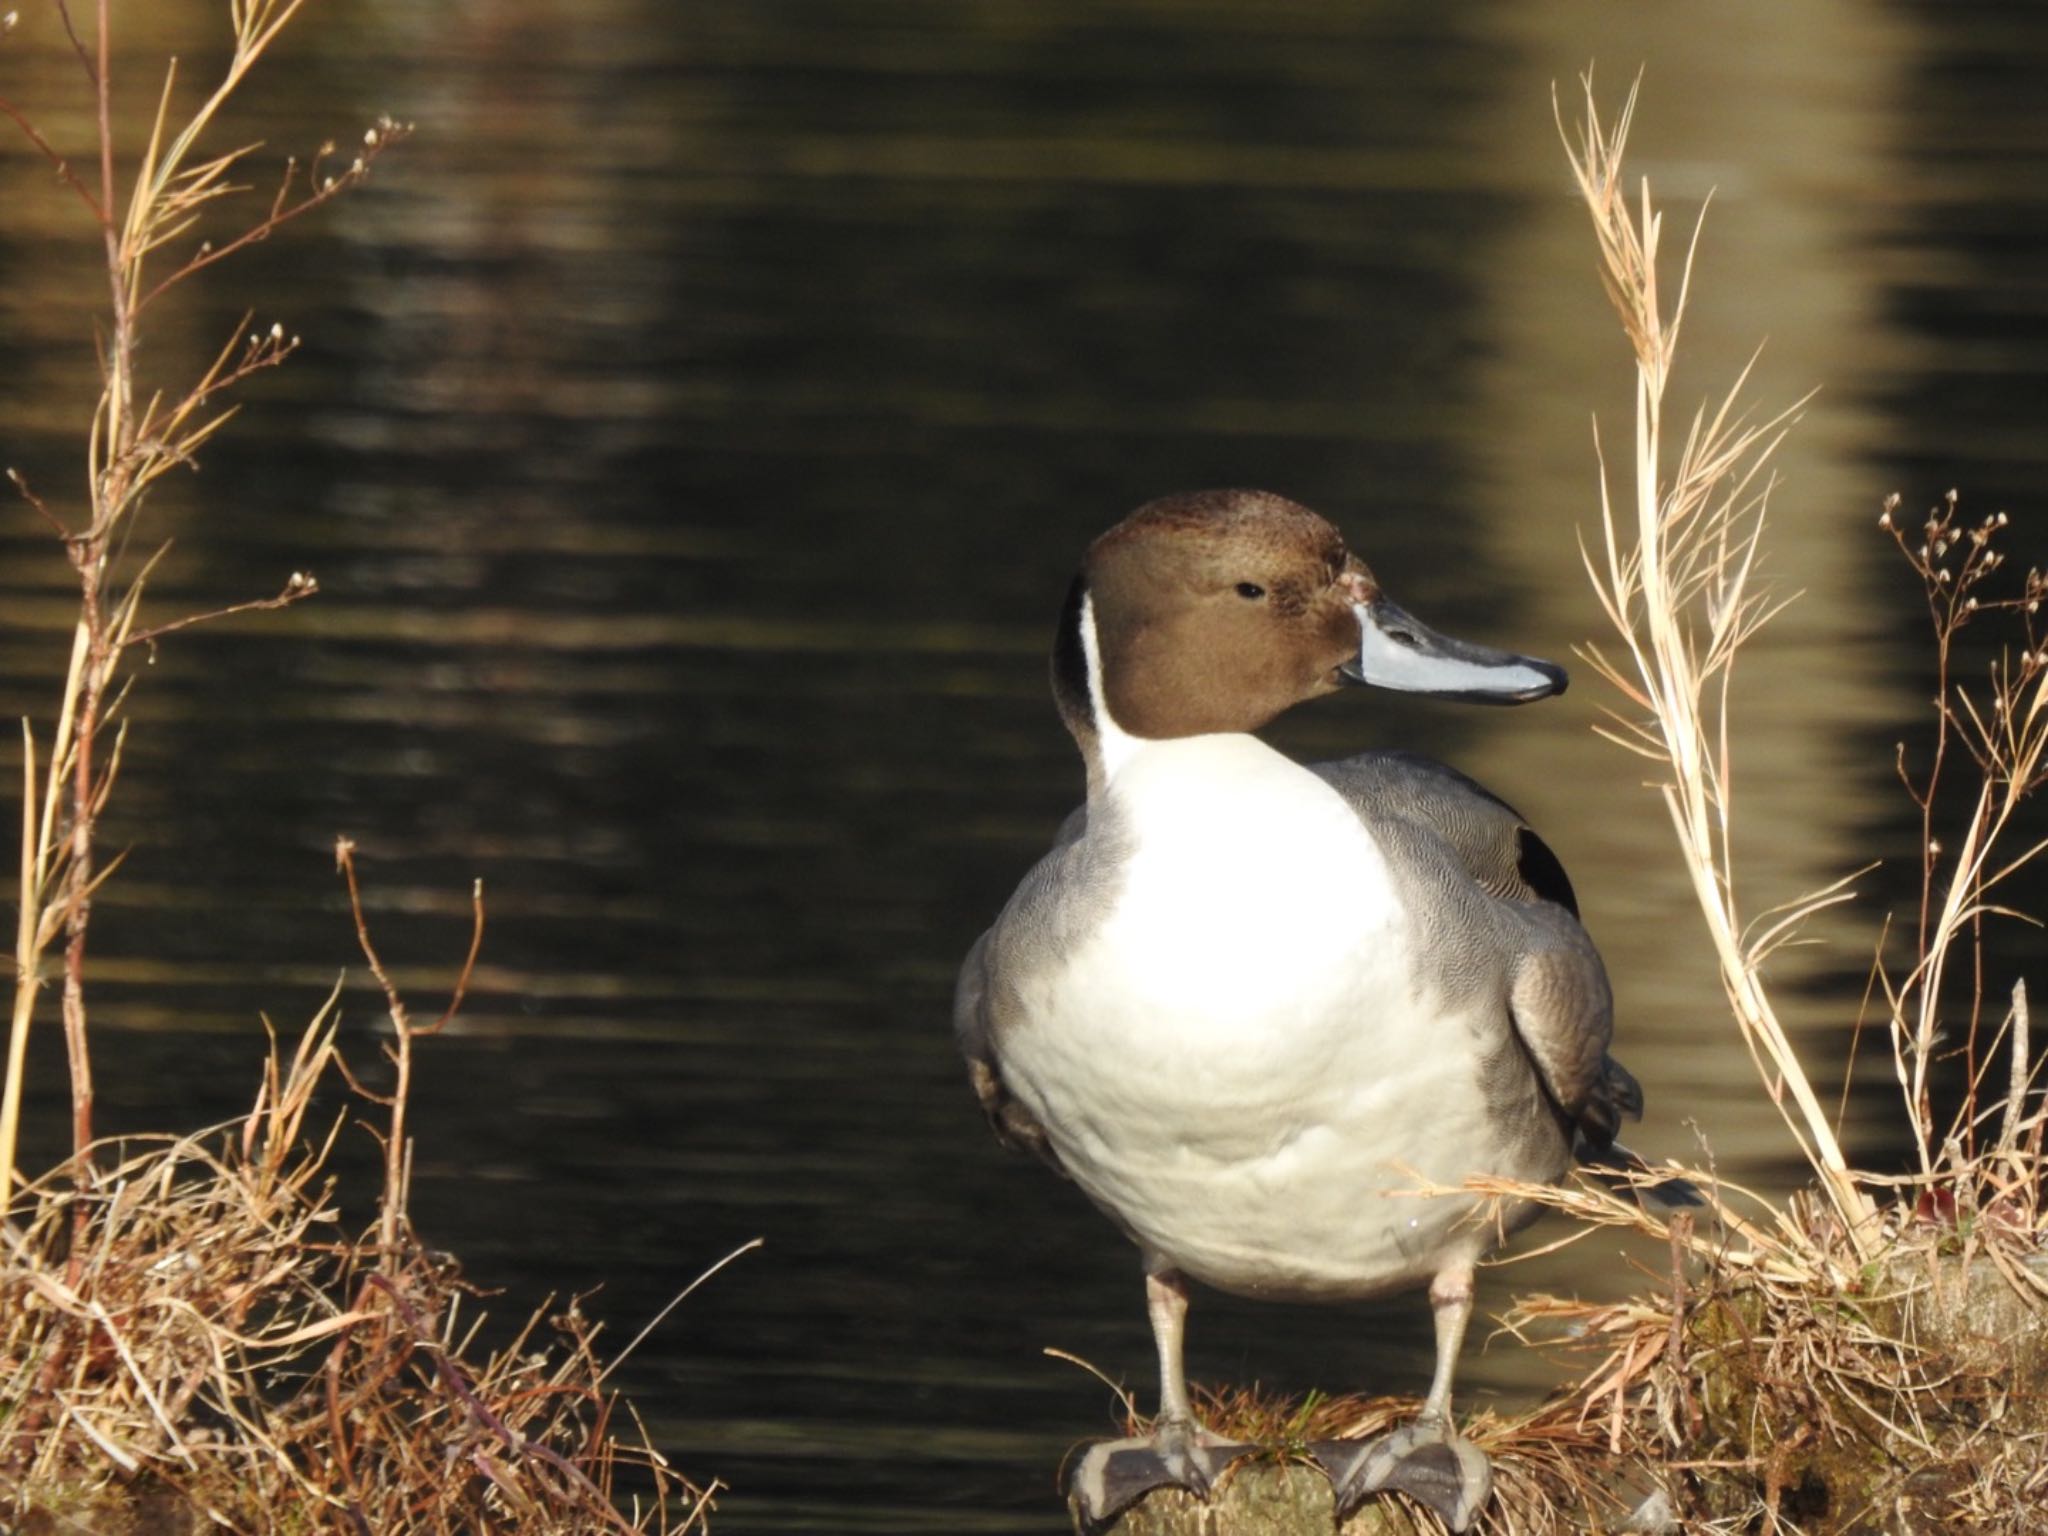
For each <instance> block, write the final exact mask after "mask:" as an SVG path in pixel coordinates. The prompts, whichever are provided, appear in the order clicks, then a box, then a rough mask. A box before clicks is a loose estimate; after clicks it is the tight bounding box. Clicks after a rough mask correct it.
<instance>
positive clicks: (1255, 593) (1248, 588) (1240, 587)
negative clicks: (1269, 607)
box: [1237, 581, 1266, 603]
mask: <svg viewBox="0 0 2048 1536" xmlns="http://www.w3.org/2000/svg"><path fill="white" fill-rule="evenodd" d="M1237 595H1238V596H1239V597H1241V598H1243V599H1245V600H1246V601H1247V602H1253V603H1255V602H1257V601H1258V600H1259V599H1260V598H1262V597H1264V596H1265V595H1266V589H1265V588H1264V587H1262V586H1260V585H1259V584H1258V583H1257V582H1256V581H1240V582H1239V583H1238V584H1237Z"/></svg>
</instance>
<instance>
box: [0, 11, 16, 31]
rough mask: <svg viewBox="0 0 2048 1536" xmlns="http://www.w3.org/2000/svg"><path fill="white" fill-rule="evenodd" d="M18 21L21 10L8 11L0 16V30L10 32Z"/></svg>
mask: <svg viewBox="0 0 2048 1536" xmlns="http://www.w3.org/2000/svg"><path fill="white" fill-rule="evenodd" d="M20 22H21V12H19V11H9V12H8V13H7V14H6V15H5V16H0V32H12V31H13V30H14V29H15V27H16V26H18V25H19V24H20Z"/></svg>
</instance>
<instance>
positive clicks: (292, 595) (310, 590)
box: [121, 571, 320, 649]
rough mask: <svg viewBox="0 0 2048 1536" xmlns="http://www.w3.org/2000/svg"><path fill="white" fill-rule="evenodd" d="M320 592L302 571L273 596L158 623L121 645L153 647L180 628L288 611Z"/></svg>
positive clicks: (293, 574)
mask: <svg viewBox="0 0 2048 1536" xmlns="http://www.w3.org/2000/svg"><path fill="white" fill-rule="evenodd" d="M319 590H320V583H319V582H317V581H315V580H314V579H313V578H312V577H311V576H309V575H307V574H306V573H305V572H304V571H293V572H292V574H291V576H290V577H289V579H287V580H286V582H285V584H284V587H283V589H282V590H281V591H280V592H279V593H278V594H277V596H275V597H257V598H251V599H250V600H249V601H248V602H246V603H230V604H229V605H228V606H227V607H225V608H216V609H214V610H213V611H212V612H211V613H195V614H192V615H191V616H190V617H188V618H183V619H175V620H173V621H172V622H170V623H169V624H158V625H156V626H155V627H154V628H152V629H145V630H142V631H140V632H139V633H136V634H133V635H130V636H129V637H128V638H127V639H126V640H124V641H123V642H122V643H121V644H122V648H123V649H125V648H126V647H128V646H131V645H147V646H149V647H151V648H152V649H154V648H155V645H156V642H157V641H158V640H161V639H162V638H163V637H164V636H165V635H172V634H176V633H177V632H178V631H179V630H181V629H190V628H192V626H193V625H195V624H211V623H212V622H213V621H214V620H215V619H226V618H232V617H233V616H234V615H235V614H238V613H260V612H265V611H268V610H271V609H276V608H289V607H291V605H292V604H293V603H299V602H304V601H305V600H306V599H307V598H309V597H311V596H313V594H314V593H316V592H318V591H319Z"/></svg>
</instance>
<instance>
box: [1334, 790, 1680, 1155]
mask: <svg viewBox="0 0 2048 1536" xmlns="http://www.w3.org/2000/svg"><path fill="white" fill-rule="evenodd" d="M1311 767H1312V768H1313V771H1314V772H1316V773H1317V774H1319V775H1320V776H1321V777H1322V778H1323V779H1324V780H1325V781H1327V782H1328V783H1329V784H1330V785H1331V787H1333V788H1334V789H1336V790H1337V792H1338V793H1339V794H1341V795H1343V796H1344V798H1345V799H1346V800H1347V801H1348V802H1349V803H1350V804H1351V805H1352V806H1353V807H1354V808H1355V809H1356V810H1357V811H1358V813H1359V816H1360V818H1361V819H1362V820H1365V821H1367V822H1368V823H1370V824H1372V825H1373V826H1374V827H1375V828H1388V827H1393V826H1398V825H1404V824H1405V825H1406V826H1408V827H1411V828H1417V829H1420V830H1421V832H1422V833H1423V834H1424V835H1425V836H1427V837H1428V838H1430V839H1432V840H1433V841H1434V843H1435V844H1436V845H1437V846H1438V848H1439V849H1440V850H1441V854H1448V855H1449V857H1450V859H1451V860H1452V861H1453V863H1454V864H1455V865H1456V868H1457V871H1458V872H1460V873H1462V874H1463V875H1464V876H1465V878H1467V879H1469V880H1470V881H1471V882H1472V884H1474V885H1476V886H1478V887H1479V888H1480V889H1481V890H1482V891H1484V892H1486V894H1487V895H1489V896H1491V897H1493V898H1495V899H1496V900H1497V901H1501V902H1506V903H1509V904H1511V906H1512V908H1513V913H1512V916H1513V924H1512V931H1513V932H1514V933H1515V934H1517V935H1518V939H1517V941H1516V943H1515V945H1514V947H1515V949H1516V951H1517V952H1516V953H1515V954H1514V956H1513V958H1512V960H1511V962H1510V964H1509V965H1508V967H1507V971H1506V977H1505V979H1506V981H1507V999H1506V1001H1507V1003H1508V1008H1509V1012H1510V1014H1511V1016H1512V1018H1513V1020H1514V1026H1515V1033H1516V1034H1517V1035H1518V1036H1519V1037H1520V1039H1521V1042H1522V1046H1523V1048H1524V1049H1525V1050H1526V1051H1527V1052H1528V1054H1529V1058H1530V1060H1531V1061H1532V1062H1533V1063H1534V1064H1535V1067H1536V1070H1537V1075H1538V1076H1539V1077H1540V1078H1541V1079H1542V1082H1543V1087H1544V1091H1545V1092H1546V1093H1547V1094H1548V1095H1549V1096H1550V1099H1551V1101H1552V1102H1553V1103H1555V1104H1556V1105H1557V1107H1558V1110H1559V1111H1560V1112H1561V1113H1562V1114H1563V1116H1564V1117H1565V1119H1566V1120H1567V1121H1568V1122H1569V1123H1570V1124H1571V1125H1572V1126H1573V1127H1574V1129H1575V1130H1576V1131H1577V1132H1578V1133H1579V1135H1580V1136H1581V1137H1583V1138H1584V1140H1585V1141H1586V1142H1587V1143H1588V1144H1589V1145H1590V1146H1591V1147H1592V1148H1593V1149H1595V1150H1598V1149H1603V1148H1605V1147H1607V1146H1608V1145H1610V1144H1611V1143H1612V1142H1613V1140H1614V1135H1615V1132H1616V1131H1617V1130H1618V1129H1619V1128H1620V1124H1621V1120H1622V1117H1623V1116H1627V1117H1629V1118H1631V1119H1634V1118H1639V1117H1640V1116H1641V1114H1642V1112H1643V1091H1642V1088H1641V1087H1640V1086H1639V1085H1638V1084H1637V1082H1636V1080H1635V1078H1634V1077H1633V1076H1631V1075H1630V1074H1629V1072H1628V1069H1627V1068H1625V1067H1623V1066H1622V1065H1621V1063H1620V1062H1618V1061H1616V1060H1615V1059H1614V1058H1613V1057H1611V1056H1609V1055H1608V1054H1607V1045H1608V1042H1609V1040H1611V1039H1612V1038H1613V1033H1614V1001H1613V996H1612V994H1611V992H1610V991H1609V989H1608V985H1607V971H1606V967H1604V966H1603V965H1602V964H1601V963H1600V956H1599V953H1598V951H1596V950H1595V949H1594V948H1593V941H1592V939H1591V938H1589V937H1588V936H1587V934H1586V930H1585V929H1584V928H1583V927H1581V926H1580V924H1579V918H1578V913H1579V904H1578V898H1577V896H1576V895H1575V894H1574V893H1573V891H1572V883H1571V879H1570V877H1568V876H1567V875H1566V874H1565V871H1564V865H1563V864H1562V863H1560V862H1559V861H1558V858H1557V855H1556V854H1554V853H1552V852H1551V851H1550V847H1549V845H1548V844H1546V843H1545V842H1544V841H1543V839H1542V838H1540V837H1538V836H1537V835H1536V832H1535V830H1534V829H1533V828H1532V827H1530V825H1529V824H1528V823H1527V822H1526V821H1524V820H1523V819H1522V817H1521V814H1520V813H1519V812H1518V811H1516V810H1515V808H1514V807H1513V806H1511V805H1509V804H1508V803H1507V802H1506V801H1505V800H1502V799H1501V798H1500V797H1499V796H1498V795H1496V794H1494V793H1492V792H1491V791H1490V790H1487V789H1485V788H1482V787H1481V786H1480V785H1478V784H1476V783H1474V782H1473V781H1472V780H1471V779H1468V778H1466V777H1465V775H1464V774H1462V773H1459V772H1458V771H1457V770H1456V769H1455V768H1450V767H1446V766H1445V765H1444V764H1442V763H1439V762H1437V761H1436V760H1435V759H1433V758H1427V757H1421V756H1418V755H1417V754H1415V753H1412V752H1367V753H1362V754H1360V755H1359V756H1357V757H1351V758H1346V759H1344V760H1342V761H1340V762H1334V763H1316V764H1312V765H1311ZM1438 862H1441V856H1439V859H1438Z"/></svg>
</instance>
